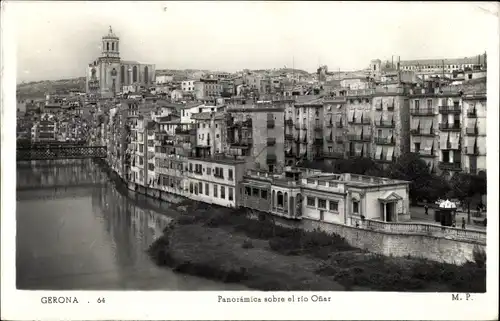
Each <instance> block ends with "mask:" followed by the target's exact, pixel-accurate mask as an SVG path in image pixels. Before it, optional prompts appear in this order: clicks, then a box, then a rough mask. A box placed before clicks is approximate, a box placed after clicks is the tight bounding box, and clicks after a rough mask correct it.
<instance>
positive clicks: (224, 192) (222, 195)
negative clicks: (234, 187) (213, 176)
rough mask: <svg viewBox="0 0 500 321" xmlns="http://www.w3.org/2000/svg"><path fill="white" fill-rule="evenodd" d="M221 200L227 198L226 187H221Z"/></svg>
mask: <svg viewBox="0 0 500 321" xmlns="http://www.w3.org/2000/svg"><path fill="white" fill-rule="evenodd" d="M220 198H222V199H225V198H226V187H225V186H221V187H220Z"/></svg>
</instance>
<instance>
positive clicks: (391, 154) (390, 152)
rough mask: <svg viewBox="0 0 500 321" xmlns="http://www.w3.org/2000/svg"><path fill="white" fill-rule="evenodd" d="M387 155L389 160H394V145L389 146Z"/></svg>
mask: <svg viewBox="0 0 500 321" xmlns="http://www.w3.org/2000/svg"><path fill="white" fill-rule="evenodd" d="M386 157H387V160H388V161H392V158H393V157H394V147H392V146H389V147H388V148H387V155H386Z"/></svg>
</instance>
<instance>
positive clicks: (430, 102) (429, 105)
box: [427, 99, 432, 109]
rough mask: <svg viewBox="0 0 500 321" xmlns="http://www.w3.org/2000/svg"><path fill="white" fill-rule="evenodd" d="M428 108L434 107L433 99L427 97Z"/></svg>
mask: <svg viewBox="0 0 500 321" xmlns="http://www.w3.org/2000/svg"><path fill="white" fill-rule="evenodd" d="M427 109H432V99H427Z"/></svg>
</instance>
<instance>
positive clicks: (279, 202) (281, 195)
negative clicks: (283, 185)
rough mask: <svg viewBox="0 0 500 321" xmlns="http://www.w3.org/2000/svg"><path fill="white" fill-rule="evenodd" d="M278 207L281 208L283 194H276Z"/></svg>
mask: <svg viewBox="0 0 500 321" xmlns="http://www.w3.org/2000/svg"><path fill="white" fill-rule="evenodd" d="M278 207H283V193H282V192H278Z"/></svg>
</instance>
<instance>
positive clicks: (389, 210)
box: [385, 203, 394, 222]
mask: <svg viewBox="0 0 500 321" xmlns="http://www.w3.org/2000/svg"><path fill="white" fill-rule="evenodd" d="M385 206H386V218H387V222H393V221H394V203H387V204H385Z"/></svg>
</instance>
